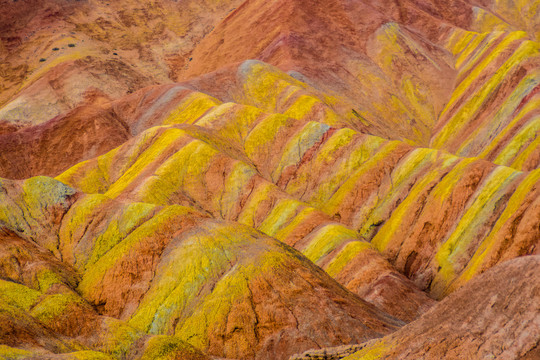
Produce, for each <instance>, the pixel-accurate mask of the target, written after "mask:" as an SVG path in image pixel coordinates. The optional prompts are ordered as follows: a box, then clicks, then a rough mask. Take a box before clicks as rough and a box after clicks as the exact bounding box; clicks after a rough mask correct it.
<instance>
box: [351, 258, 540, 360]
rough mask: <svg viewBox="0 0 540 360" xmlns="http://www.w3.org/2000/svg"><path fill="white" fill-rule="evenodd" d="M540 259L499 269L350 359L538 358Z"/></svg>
mask: <svg viewBox="0 0 540 360" xmlns="http://www.w3.org/2000/svg"><path fill="white" fill-rule="evenodd" d="M539 271H540V257H539V256H525V257H521V258H518V259H514V260H510V261H507V262H505V263H503V264H500V265H497V266H495V267H494V268H493V269H490V270H488V271H486V272H485V273H484V274H482V275H480V276H478V277H477V278H475V279H474V280H472V281H470V282H469V283H468V284H467V285H465V286H464V287H463V288H461V289H460V290H458V291H456V292H455V293H453V294H451V295H450V296H448V297H447V298H445V299H444V300H443V301H441V302H440V303H439V304H437V305H435V306H434V307H433V308H432V309H431V310H430V311H429V312H428V313H426V314H425V315H424V316H423V317H421V318H420V319H418V320H417V321H415V322H413V323H411V324H409V325H407V326H405V327H403V328H402V329H400V330H399V331H397V332H395V333H393V334H392V335H390V336H388V337H385V338H382V339H380V340H376V341H372V342H370V343H367V344H365V346H364V348H363V349H362V350H360V351H358V352H356V353H355V354H353V355H351V356H349V357H346V358H345V359H348V360H353V359H404V358H408V359H409V358H419V357H423V358H425V359H441V358H447V359H458V358H479V359H486V358H487V359H489V358H495V359H536V358H538V355H539V354H540V352H539V351H540V350H539V347H538V338H539V337H540V323H539V319H538V312H539V311H540V306H539V303H540V301H539V300H540V279H539V277H538V273H539Z"/></svg>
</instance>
